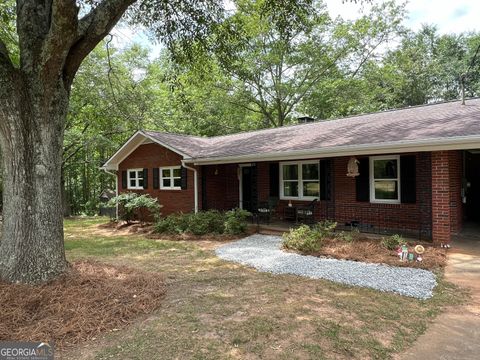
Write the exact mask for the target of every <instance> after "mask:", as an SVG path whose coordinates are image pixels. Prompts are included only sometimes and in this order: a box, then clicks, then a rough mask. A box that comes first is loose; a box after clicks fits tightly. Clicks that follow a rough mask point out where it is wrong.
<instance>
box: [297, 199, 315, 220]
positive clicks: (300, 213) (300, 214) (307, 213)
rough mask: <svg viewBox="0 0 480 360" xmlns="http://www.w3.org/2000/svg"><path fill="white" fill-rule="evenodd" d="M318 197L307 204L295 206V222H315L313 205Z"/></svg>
mask: <svg viewBox="0 0 480 360" xmlns="http://www.w3.org/2000/svg"><path fill="white" fill-rule="evenodd" d="M317 202H318V199H314V200H312V201H311V202H310V203H309V204H308V205H305V206H297V222H302V223H305V224H313V223H314V222H315V207H316V205H317Z"/></svg>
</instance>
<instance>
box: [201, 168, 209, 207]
mask: <svg viewBox="0 0 480 360" xmlns="http://www.w3.org/2000/svg"><path fill="white" fill-rule="evenodd" d="M202 210H208V203H207V168H206V167H205V166H202Z"/></svg>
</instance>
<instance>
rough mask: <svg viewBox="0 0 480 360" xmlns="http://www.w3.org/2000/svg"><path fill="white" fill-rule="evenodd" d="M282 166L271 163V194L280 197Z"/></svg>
mask: <svg viewBox="0 0 480 360" xmlns="http://www.w3.org/2000/svg"><path fill="white" fill-rule="evenodd" d="M279 184H280V166H279V164H278V163H271V164H270V196H271V197H277V198H278V197H280V186H279Z"/></svg>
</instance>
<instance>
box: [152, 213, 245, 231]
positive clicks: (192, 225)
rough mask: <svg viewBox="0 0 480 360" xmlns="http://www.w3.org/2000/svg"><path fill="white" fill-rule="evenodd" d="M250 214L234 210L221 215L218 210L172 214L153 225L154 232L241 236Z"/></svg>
mask: <svg viewBox="0 0 480 360" xmlns="http://www.w3.org/2000/svg"><path fill="white" fill-rule="evenodd" d="M248 216H250V213H249V212H248V211H245V210H240V209H235V210H231V211H227V212H226V213H222V212H220V211H218V210H209V211H201V212H198V213H196V214H172V215H169V216H167V217H165V218H163V219H160V220H159V221H158V222H157V223H156V224H155V232H158V233H169V234H183V233H192V234H194V235H205V234H223V233H227V234H241V233H244V232H245V230H246V229H247V217H248Z"/></svg>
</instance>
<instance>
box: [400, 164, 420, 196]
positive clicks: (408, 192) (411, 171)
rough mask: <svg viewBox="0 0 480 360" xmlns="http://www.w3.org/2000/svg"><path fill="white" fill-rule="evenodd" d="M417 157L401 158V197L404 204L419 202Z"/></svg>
mask: <svg viewBox="0 0 480 360" xmlns="http://www.w3.org/2000/svg"><path fill="white" fill-rule="evenodd" d="M416 182H417V179H416V156H415V155H403V156H400V193H401V194H400V196H401V200H402V203H405V204H414V203H415V202H416V201H417V184H416Z"/></svg>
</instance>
